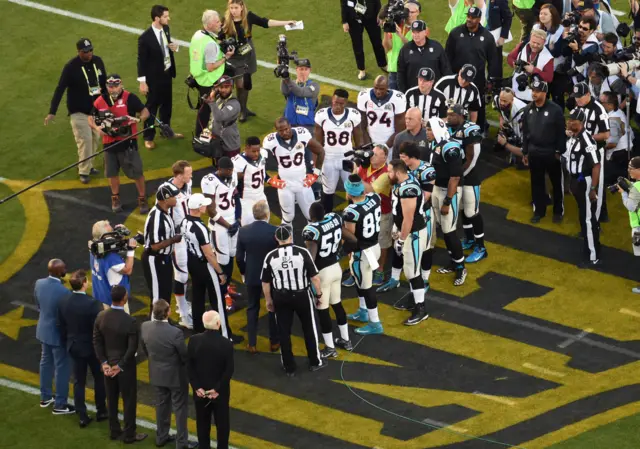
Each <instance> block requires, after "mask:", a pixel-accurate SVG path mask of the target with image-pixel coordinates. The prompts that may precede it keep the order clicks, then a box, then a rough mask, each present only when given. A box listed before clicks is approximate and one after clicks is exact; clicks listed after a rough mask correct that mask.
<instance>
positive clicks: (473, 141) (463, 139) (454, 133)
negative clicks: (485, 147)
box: [449, 120, 482, 186]
mask: <svg viewBox="0 0 640 449" xmlns="http://www.w3.org/2000/svg"><path fill="white" fill-rule="evenodd" d="M449 132H450V133H451V138H452V139H454V140H457V141H458V142H460V146H461V147H462V150H463V151H462V162H463V164H464V163H465V162H467V152H466V151H465V149H466V148H467V146H469V145H471V146H473V148H474V154H473V156H472V160H471V163H470V165H469V168H468V169H467V170H468V172H467V174H466V175H464V183H465V185H469V186H479V185H480V178H479V176H478V174H477V173H476V163H477V161H478V157H479V156H480V144H481V142H482V130H481V129H480V126H478V125H477V124H475V123H474V122H472V121H469V120H467V121H465V122H464V123H463V124H462V126H460V127H459V128H457V129H453V128H449Z"/></svg>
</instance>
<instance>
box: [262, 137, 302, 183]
mask: <svg viewBox="0 0 640 449" xmlns="http://www.w3.org/2000/svg"><path fill="white" fill-rule="evenodd" d="M291 134H292V137H291V139H290V140H289V141H286V140H284V139H283V138H282V137H280V135H279V134H278V133H271V134H268V135H267V137H265V138H264V141H263V142H262V147H263V148H264V149H265V150H267V151H270V152H271V153H272V154H273V155H274V157H275V158H276V162H277V163H278V176H280V179H282V180H284V181H287V183H288V184H291V183H295V184H300V185H302V181H304V178H305V176H306V175H307V166H306V163H305V160H304V150H305V148H307V144H308V143H309V141H310V140H311V133H310V132H309V131H308V130H307V129H305V128H293V129H292V130H291Z"/></svg>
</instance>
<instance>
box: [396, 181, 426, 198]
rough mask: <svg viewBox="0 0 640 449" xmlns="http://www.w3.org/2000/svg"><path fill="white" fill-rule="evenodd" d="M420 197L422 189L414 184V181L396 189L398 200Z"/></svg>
mask: <svg viewBox="0 0 640 449" xmlns="http://www.w3.org/2000/svg"><path fill="white" fill-rule="evenodd" d="M420 195H422V189H421V188H420V186H419V185H418V184H416V182H415V180H413V182H407V183H406V184H404V183H403V184H401V185H400V187H399V188H398V196H399V197H400V198H417V197H419V196H420Z"/></svg>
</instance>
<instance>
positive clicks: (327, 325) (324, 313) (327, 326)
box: [318, 309, 332, 334]
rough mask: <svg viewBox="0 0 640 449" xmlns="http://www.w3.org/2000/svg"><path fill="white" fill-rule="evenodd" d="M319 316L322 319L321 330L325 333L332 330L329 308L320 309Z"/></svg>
mask: <svg viewBox="0 0 640 449" xmlns="http://www.w3.org/2000/svg"><path fill="white" fill-rule="evenodd" d="M318 318H319V321H320V330H321V331H322V333H323V334H328V333H330V332H331V328H332V326H331V314H330V313H329V309H324V310H318Z"/></svg>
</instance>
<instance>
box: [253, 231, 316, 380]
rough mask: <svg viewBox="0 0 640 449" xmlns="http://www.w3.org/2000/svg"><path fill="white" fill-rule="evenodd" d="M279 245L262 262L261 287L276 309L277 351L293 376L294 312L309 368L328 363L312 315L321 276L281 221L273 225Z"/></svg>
mask: <svg viewBox="0 0 640 449" xmlns="http://www.w3.org/2000/svg"><path fill="white" fill-rule="evenodd" d="M275 236H276V240H277V241H278V244H279V246H278V248H276V249H274V250H273V251H271V252H270V253H268V254H267V255H266V257H265V259H264V264H263V266H262V275H261V278H262V290H263V291H264V298H265V300H266V302H267V309H268V310H269V312H275V313H276V322H277V324H278V332H279V333H280V355H281V359H282V367H283V368H284V371H285V373H286V374H287V376H289V377H293V376H295V372H296V361H295V359H294V357H293V352H292V351H291V326H292V324H293V315H294V313H295V314H297V315H298V318H300V322H301V323H302V331H303V333H304V342H305V345H306V347H307V356H308V357H309V371H317V370H319V369H321V368H324V367H325V366H327V362H323V361H322V358H321V357H320V350H319V349H318V330H317V329H316V323H315V318H314V314H313V311H314V304H313V302H314V300H313V297H312V293H311V289H310V287H311V284H312V283H313V287H314V289H315V292H316V294H315V296H316V297H317V298H321V297H322V290H321V287H320V276H319V275H318V269H317V268H316V265H315V264H314V263H313V259H312V258H311V254H309V251H307V249H306V248H302V247H300V246H296V245H294V244H293V231H292V229H291V227H290V226H288V225H282V226H280V227H278V228H277V229H276V234H275Z"/></svg>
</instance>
